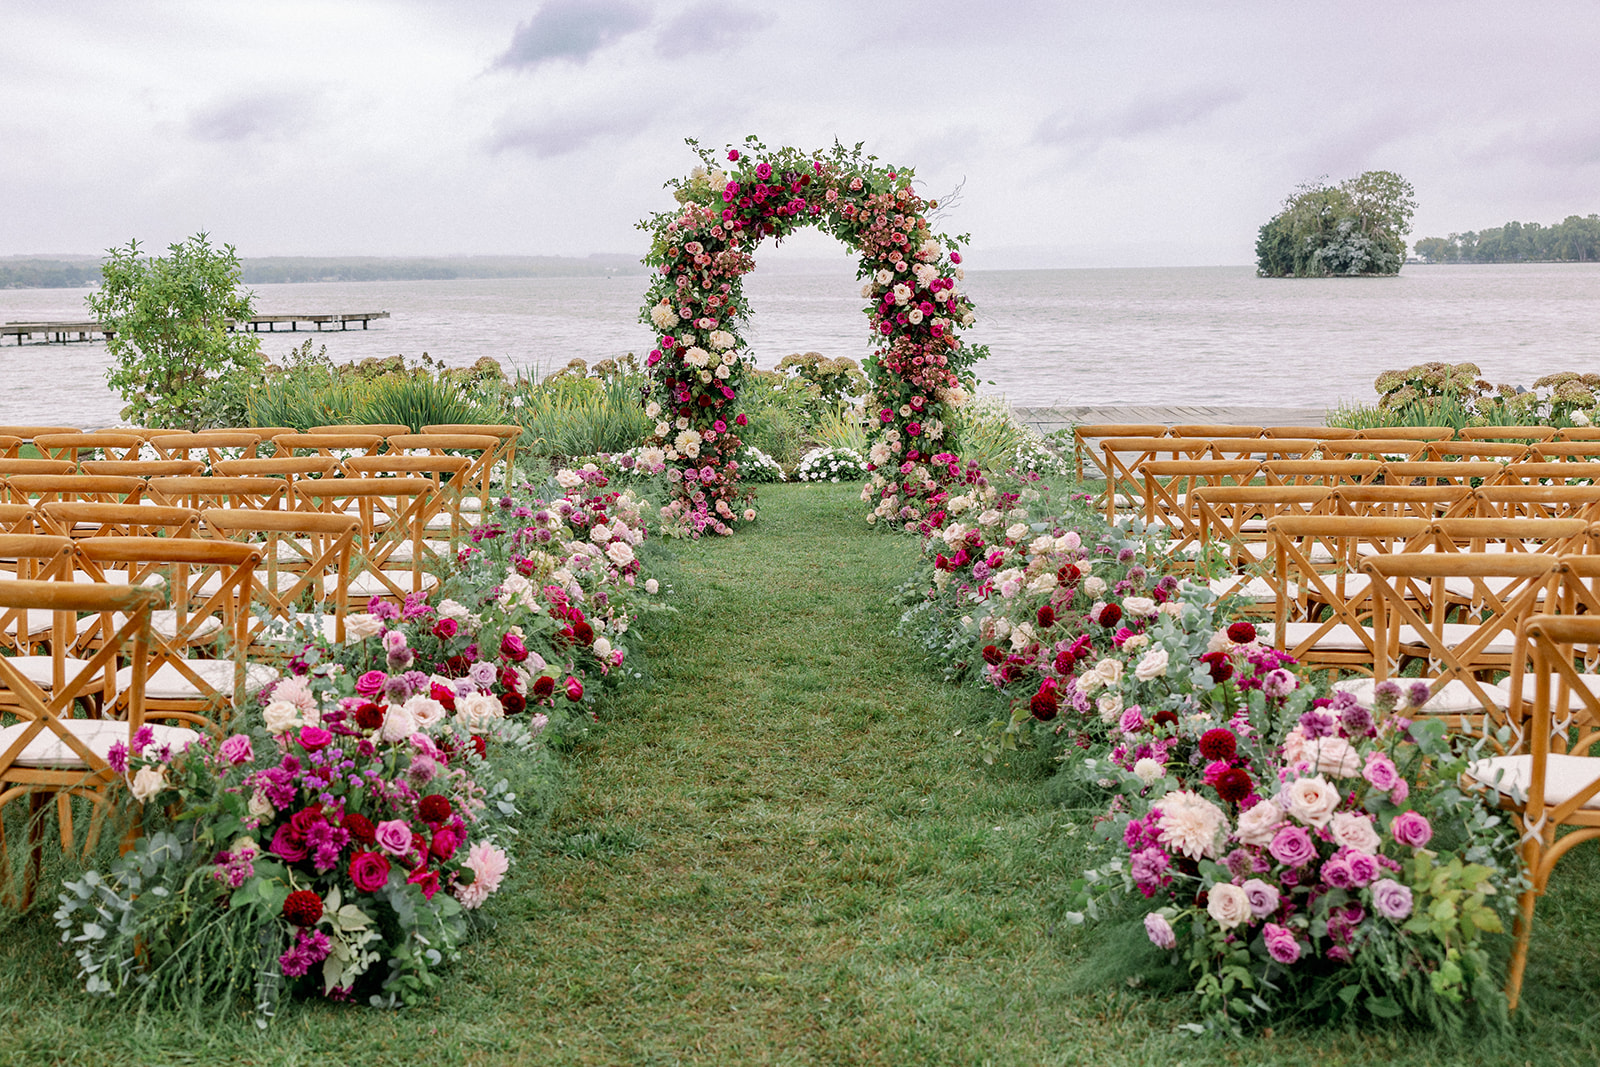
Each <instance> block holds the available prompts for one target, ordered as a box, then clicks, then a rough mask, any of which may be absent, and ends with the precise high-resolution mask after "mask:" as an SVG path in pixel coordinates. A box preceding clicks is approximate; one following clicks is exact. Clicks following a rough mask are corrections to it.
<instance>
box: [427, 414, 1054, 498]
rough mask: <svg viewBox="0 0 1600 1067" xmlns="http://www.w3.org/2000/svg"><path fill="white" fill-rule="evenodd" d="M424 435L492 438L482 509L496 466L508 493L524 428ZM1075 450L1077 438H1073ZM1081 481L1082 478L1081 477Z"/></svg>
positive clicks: (431, 429)
mask: <svg viewBox="0 0 1600 1067" xmlns="http://www.w3.org/2000/svg"><path fill="white" fill-rule="evenodd" d="M422 432H423V433H429V434H468V435H470V436H474V437H493V438H494V439H495V440H496V442H498V444H497V445H496V447H495V452H494V455H493V456H491V457H490V458H489V459H488V460H486V461H485V464H484V482H483V489H484V498H483V507H484V508H485V509H487V508H488V503H489V496H490V495H492V494H493V492H494V470H495V468H496V467H500V466H504V467H505V472H506V473H505V480H504V481H503V482H502V483H501V485H502V486H504V488H506V489H507V490H509V489H510V488H511V482H512V480H513V479H514V478H515V477H516V470H517V443H518V442H519V441H521V440H522V434H523V429H522V427H521V426H518V425H517V424H516V423H501V422H441V423H435V424H433V425H431V426H424V427H423V428H422ZM1073 442H1074V447H1076V443H1077V438H1076V436H1074V438H1073ZM1080 479H1081V475H1080Z"/></svg>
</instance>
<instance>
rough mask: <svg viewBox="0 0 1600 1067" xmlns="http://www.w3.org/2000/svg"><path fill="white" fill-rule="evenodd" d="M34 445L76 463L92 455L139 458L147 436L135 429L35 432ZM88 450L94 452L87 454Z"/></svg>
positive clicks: (44, 452)
mask: <svg viewBox="0 0 1600 1067" xmlns="http://www.w3.org/2000/svg"><path fill="white" fill-rule="evenodd" d="M33 446H34V447H35V448H37V449H38V450H39V454H40V456H42V457H43V458H45V459H66V460H71V461H72V462H73V463H79V462H81V461H83V460H84V459H90V458H93V459H138V458H139V452H140V451H141V450H142V449H143V448H144V438H143V437H141V436H139V435H138V434H136V433H127V432H124V431H110V430H106V431H101V432H97V433H83V432H82V431H79V432H76V433H49V434H39V435H38V436H36V437H35V438H34V439H33ZM86 452H93V453H95V455H94V456H92V457H91V456H86V455H84V453H86Z"/></svg>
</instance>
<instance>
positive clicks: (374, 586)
mask: <svg viewBox="0 0 1600 1067" xmlns="http://www.w3.org/2000/svg"><path fill="white" fill-rule="evenodd" d="M433 492H434V487H433V482H432V481H430V480H429V479H427V478H410V477H394V478H376V477H371V478H363V477H355V478H322V479H318V480H315V481H302V482H299V483H297V484H296V486H295V493H296V494H297V495H299V496H302V497H305V498H307V499H308V501H309V505H310V508H311V510H320V511H329V512H332V513H334V514H336V515H349V516H352V517H354V518H356V519H357V520H359V522H360V524H361V529H360V532H359V534H358V535H357V544H356V551H355V554H354V559H353V563H352V566H351V574H350V579H349V587H348V590H347V595H349V596H350V597H352V598H354V599H355V600H356V601H357V602H358V603H359V602H364V601H366V600H368V599H370V598H372V597H374V596H377V597H383V598H385V599H389V600H403V599H404V598H405V597H406V596H407V595H409V594H411V593H415V592H421V591H424V590H427V589H432V588H433V587H434V586H436V585H438V583H439V577H438V575H437V574H435V573H434V571H433V569H432V567H431V564H432V563H433V561H434V560H435V559H436V556H435V554H434V553H435V547H433V546H429V545H428V544H426V543H425V542H426V537H425V535H426V524H425V522H424V520H423V516H425V515H426V514H427V511H428V508H429V507H430V506H431V497H432V496H433Z"/></svg>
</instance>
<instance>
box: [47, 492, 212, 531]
mask: <svg viewBox="0 0 1600 1067" xmlns="http://www.w3.org/2000/svg"><path fill="white" fill-rule="evenodd" d="M36 510H37V511H38V514H39V520H40V525H41V526H42V527H44V528H45V529H46V530H47V531H48V532H50V533H54V534H60V535H61V536H63V537H71V538H74V539H80V540H81V539H83V538H87V537H157V536H160V537H194V536H195V535H196V534H197V533H198V528H199V525H200V513H199V512H197V511H194V510H192V509H190V508H173V507H161V506H158V505H151V504H98V503H94V502H92V501H90V502H84V501H75V500H74V501H68V500H57V501H52V502H49V503H45V504H40V505H39V506H38V508H37V509H36Z"/></svg>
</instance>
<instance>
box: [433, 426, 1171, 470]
mask: <svg viewBox="0 0 1600 1067" xmlns="http://www.w3.org/2000/svg"><path fill="white" fill-rule="evenodd" d="M423 429H425V430H428V429H434V427H423ZM1166 432H1167V427H1166V424H1165V423H1160V422H1080V423H1078V424H1077V425H1075V426H1074V427H1073V428H1072V462H1073V469H1074V470H1075V471H1076V472H1077V475H1078V481H1080V482H1081V481H1083V459H1084V457H1085V456H1088V457H1089V462H1091V463H1094V464H1095V465H1096V466H1097V467H1098V466H1099V461H1098V460H1097V459H1096V452H1095V449H1094V447H1093V446H1092V445H1091V444H1090V442H1092V441H1098V440H1100V439H1102V438H1106V437H1161V436H1163V435H1164V434H1166ZM1105 476H1106V472H1105V471H1104V470H1100V471H1099V472H1098V473H1096V474H1092V475H1091V477H1095V478H1104V477H1105Z"/></svg>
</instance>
